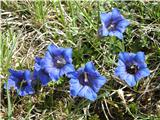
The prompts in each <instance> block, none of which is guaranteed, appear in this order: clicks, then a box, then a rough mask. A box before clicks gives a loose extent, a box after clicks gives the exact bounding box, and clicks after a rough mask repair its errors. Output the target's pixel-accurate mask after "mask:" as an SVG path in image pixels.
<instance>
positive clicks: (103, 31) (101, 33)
mask: <svg viewBox="0 0 160 120" xmlns="http://www.w3.org/2000/svg"><path fill="white" fill-rule="evenodd" d="M98 35H99V36H100V37H105V36H108V29H107V28H106V27H105V26H104V25H102V26H101V27H100V28H99V29H98Z"/></svg>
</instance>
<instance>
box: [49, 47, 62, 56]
mask: <svg viewBox="0 0 160 120" xmlns="http://www.w3.org/2000/svg"><path fill="white" fill-rule="evenodd" d="M47 49H48V51H49V53H50V54H51V55H52V57H53V56H54V55H55V56H58V55H61V54H62V52H63V50H64V49H63V48H58V47H57V46H55V45H53V44H51V45H49V46H48V48H47Z"/></svg>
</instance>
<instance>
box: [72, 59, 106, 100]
mask: <svg viewBox="0 0 160 120" xmlns="http://www.w3.org/2000/svg"><path fill="white" fill-rule="evenodd" d="M69 77H70V78H71V79H70V94H71V95H72V96H80V97H84V98H86V99H89V100H91V101H94V100H96V98H97V92H98V91H99V89H100V88H101V87H102V86H103V85H104V84H105V83H106V78H105V77H104V76H101V75H100V73H99V72H98V71H97V70H96V69H95V67H94V65H93V63H92V62H88V63H86V65H85V66H84V67H81V68H79V69H78V70H77V71H74V72H71V73H70V74H69Z"/></svg>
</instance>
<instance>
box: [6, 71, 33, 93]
mask: <svg viewBox="0 0 160 120" xmlns="http://www.w3.org/2000/svg"><path fill="white" fill-rule="evenodd" d="M9 72H10V76H9V79H8V83H5V84H4V88H5V89H10V88H11V87H13V88H14V89H15V90H16V91H17V93H18V95H20V96H26V95H29V94H33V93H34V92H35V91H34V89H33V87H32V79H31V73H30V71H29V70H25V71H22V70H19V71H15V70H13V69H9Z"/></svg>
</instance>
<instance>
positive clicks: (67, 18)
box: [0, 0, 160, 120]
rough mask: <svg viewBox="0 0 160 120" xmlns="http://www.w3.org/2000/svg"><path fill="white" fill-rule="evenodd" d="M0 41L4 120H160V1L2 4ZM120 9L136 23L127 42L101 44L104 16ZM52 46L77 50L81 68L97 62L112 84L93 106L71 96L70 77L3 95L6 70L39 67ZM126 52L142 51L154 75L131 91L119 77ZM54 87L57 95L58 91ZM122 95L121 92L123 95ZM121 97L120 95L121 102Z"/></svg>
mask: <svg viewBox="0 0 160 120" xmlns="http://www.w3.org/2000/svg"><path fill="white" fill-rule="evenodd" d="M1 3H2V4H1V8H2V15H1V17H2V24H1V28H2V32H1V40H0V61H1V63H0V75H1V77H2V80H1V83H2V84H1V90H2V91H1V98H2V100H1V105H2V107H1V111H2V118H4V119H26V120H27V119H42V120H46V119H47V120H52V119H55V120H62V119H65V120H67V119H68V120H76V119H78V120H79V119H88V120H105V119H109V120H110V119H114V118H115V119H118V120H132V119H138V120H158V119H160V118H159V117H160V107H159V106H160V87H159V84H160V82H159V80H160V77H159V76H160V70H159V69H160V62H159V61H160V29H159V28H160V2H158V1H157V2H156V1H155V2H145V1H132V2H129V1H128V2H127V1H125V2H124V1H123V2H120V1H118V2H113V1H108V2H105V1H99V2H98V1H83V2H82V1H59V0H58V1H45V2H43V1H41V0H38V1H23V2H20V1H19V2H18V1H14V2H11V1H2V2H1ZM113 7H117V8H118V9H119V10H120V11H121V13H122V14H123V16H124V17H125V18H126V19H129V21H130V22H131V24H130V26H129V27H127V30H126V31H125V33H124V41H122V42H121V41H120V40H118V39H117V38H115V37H105V38H102V39H100V38H99V37H98V35H97V30H98V27H99V26H100V19H99V14H100V12H102V11H106V12H109V11H111V9H112V8H113ZM50 43H54V44H56V45H58V46H62V47H72V48H73V64H74V65H75V67H76V69H77V68H79V67H80V66H82V65H84V64H85V63H86V62H88V61H90V60H92V61H94V63H95V66H96V68H97V69H98V71H100V73H102V74H103V75H105V76H106V77H107V78H108V82H107V83H106V84H105V85H104V86H103V87H102V88H101V90H100V92H99V93H98V99H97V100H96V101H95V102H90V101H88V100H86V99H84V98H72V97H71V96H69V83H68V80H69V79H67V78H65V77H64V78H61V80H60V81H59V82H58V83H53V82H51V83H50V84H49V85H48V86H46V87H42V88H41V87H39V88H38V90H37V93H36V94H35V95H31V96H26V97H20V96H17V95H16V93H15V92H14V90H11V91H10V92H9V91H6V90H4V89H3V83H4V82H6V81H7V79H8V76H9V73H8V69H9V68H14V69H17V70H19V69H23V70H24V69H30V70H32V71H33V69H34V67H33V66H34V58H35V57H36V56H43V55H44V53H45V50H46V48H47V46H48V45H49V44H50ZM121 51H130V52H137V51H144V52H145V55H146V62H147V64H148V67H149V69H150V70H151V75H150V77H147V78H144V79H143V80H141V81H140V82H139V83H138V84H137V86H135V87H134V88H133V89H132V88H130V87H128V86H126V84H125V83H123V82H122V81H121V80H119V79H118V78H116V77H115V76H114V69H115V67H116V64H117V56H118V53H119V52H121ZM55 88H56V89H55ZM119 90H122V91H123V92H122V93H121V94H120V92H118V91H119ZM122 96H123V97H122Z"/></svg>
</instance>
